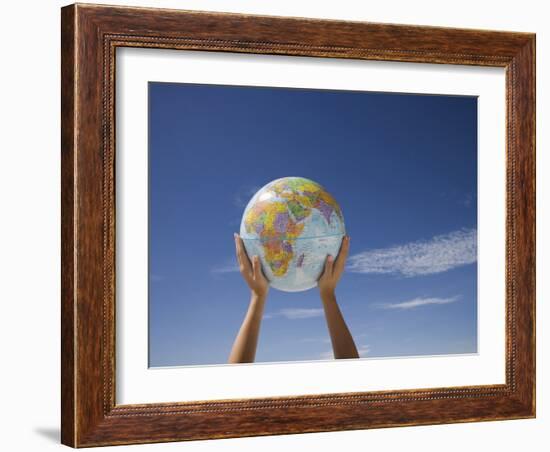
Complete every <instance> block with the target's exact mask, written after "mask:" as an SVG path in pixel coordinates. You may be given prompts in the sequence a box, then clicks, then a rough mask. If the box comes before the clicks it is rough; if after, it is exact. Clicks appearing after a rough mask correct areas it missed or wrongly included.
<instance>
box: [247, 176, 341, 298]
mask: <svg viewBox="0 0 550 452" xmlns="http://www.w3.org/2000/svg"><path fill="white" fill-rule="evenodd" d="M345 233H346V231H345V226H344V217H343V215H342V211H341V209H340V206H339V205H338V203H337V202H336V200H335V199H334V198H333V197H332V196H331V195H330V194H329V193H328V192H327V191H326V190H325V189H324V188H323V187H322V186H321V185H319V184H318V183H317V182H314V181H312V180H309V179H305V178H303V177H283V178H281V179H276V180H274V181H272V182H269V183H268V184H267V185H265V186H264V187H262V188H261V189H260V190H258V192H256V194H255V195H254V196H253V197H252V199H251V200H250V201H249V203H248V205H247V206H246V208H245V210H244V214H243V217H242V221H241V228H240V235H241V238H242V239H243V243H244V246H245V249H246V252H247V254H248V256H249V257H250V258H252V256H256V255H257V256H259V258H260V260H261V263H262V268H263V271H264V274H265V276H266V278H267V279H268V280H269V282H270V284H271V286H272V287H274V288H275V289H279V290H282V291H285V292H300V291H304V290H308V289H311V288H312V287H315V286H316V285H317V280H318V279H319V276H320V275H321V273H322V271H323V267H324V264H325V261H326V257H327V256H328V255H332V256H334V257H336V256H337V255H338V251H339V250H340V245H341V244H342V238H343V237H344V235H345Z"/></svg>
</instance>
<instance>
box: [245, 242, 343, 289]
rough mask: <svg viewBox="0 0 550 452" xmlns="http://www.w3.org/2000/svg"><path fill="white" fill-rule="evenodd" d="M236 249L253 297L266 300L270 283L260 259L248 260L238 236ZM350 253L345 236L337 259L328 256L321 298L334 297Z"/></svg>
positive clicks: (322, 277) (320, 278)
mask: <svg viewBox="0 0 550 452" xmlns="http://www.w3.org/2000/svg"><path fill="white" fill-rule="evenodd" d="M235 248H236V253H237V260H238V262H239V271H240V272H241V275H242V277H243V279H244V280H245V281H246V283H247V284H248V287H249V288H250V291H251V292H252V295H253V296H255V297H258V298H262V299H265V298H266V297H267V293H268V291H269V282H268V280H267V279H266V277H265V276H264V274H263V271H262V265H261V262H260V258H259V257H258V256H253V257H252V260H250V259H249V258H248V255H247V254H246V250H245V248H244V244H243V240H242V239H241V237H240V236H239V235H238V234H235ZM348 253H349V237H348V236H345V237H344V239H343V240H342V246H341V247H340V252H339V253H338V256H337V257H336V259H335V258H334V257H333V256H327V259H326V261H325V267H324V269H323V273H322V274H321V276H320V277H319V281H318V287H319V292H320V293H321V296H330V295H334V291H335V290H336V285H337V284H338V281H339V280H340V277H341V276H342V273H343V272H344V268H345V266H346V259H347V257H348Z"/></svg>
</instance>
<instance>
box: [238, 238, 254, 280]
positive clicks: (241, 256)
mask: <svg viewBox="0 0 550 452" xmlns="http://www.w3.org/2000/svg"><path fill="white" fill-rule="evenodd" d="M235 243H236V246H237V258H238V260H239V267H240V270H241V273H243V272H244V273H245V274H246V275H249V274H250V273H251V271H252V268H251V265H250V260H249V259H248V255H247V254H246V250H245V248H244V243H243V239H241V238H240V237H239V235H238V234H235Z"/></svg>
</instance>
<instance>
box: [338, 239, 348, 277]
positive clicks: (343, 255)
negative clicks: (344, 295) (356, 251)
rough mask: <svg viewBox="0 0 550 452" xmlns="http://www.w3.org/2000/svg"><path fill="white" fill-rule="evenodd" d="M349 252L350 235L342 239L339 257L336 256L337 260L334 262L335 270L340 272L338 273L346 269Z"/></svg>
mask: <svg viewBox="0 0 550 452" xmlns="http://www.w3.org/2000/svg"><path fill="white" fill-rule="evenodd" d="M348 254H349V237H348V236H346V237H344V239H343V240H342V246H341V247H340V252H339V253H338V257H337V258H336V262H335V264H334V267H335V270H336V272H338V274H340V273H342V272H343V271H344V267H345V266H346V259H347V258H348Z"/></svg>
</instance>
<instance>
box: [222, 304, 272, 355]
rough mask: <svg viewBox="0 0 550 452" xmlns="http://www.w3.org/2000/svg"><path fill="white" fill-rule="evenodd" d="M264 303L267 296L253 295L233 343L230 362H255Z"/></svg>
mask: <svg viewBox="0 0 550 452" xmlns="http://www.w3.org/2000/svg"><path fill="white" fill-rule="evenodd" d="M264 305H265V297H262V296H257V295H254V294H253V295H252V297H251V299H250V305H249V306H248V311H247V312H246V316H245V318H244V320H243V323H242V325H241V328H240V330H239V333H238V334H237V338H236V339H235V342H234V343H233V348H232V349H231V353H230V355H229V363H231V364H234V363H252V362H254V358H255V356H256V347H257V345H258V336H259V334H260V325H261V322H262V316H263V312H264Z"/></svg>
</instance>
